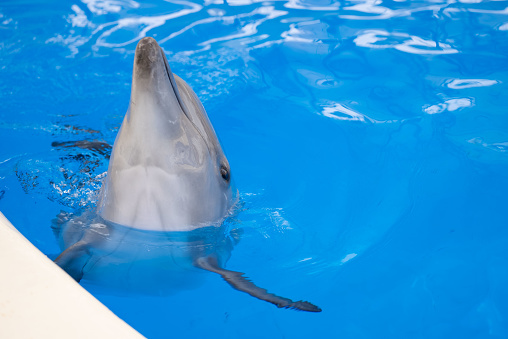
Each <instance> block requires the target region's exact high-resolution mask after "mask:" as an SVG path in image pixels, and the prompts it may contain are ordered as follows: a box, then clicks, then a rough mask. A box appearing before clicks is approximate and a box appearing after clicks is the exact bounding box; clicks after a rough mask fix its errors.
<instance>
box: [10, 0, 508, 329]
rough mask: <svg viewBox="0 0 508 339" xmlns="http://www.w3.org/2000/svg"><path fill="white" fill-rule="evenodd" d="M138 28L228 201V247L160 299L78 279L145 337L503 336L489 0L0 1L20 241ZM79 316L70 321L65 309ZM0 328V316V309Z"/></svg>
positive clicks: (120, 108)
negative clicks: (201, 273) (222, 164)
mask: <svg viewBox="0 0 508 339" xmlns="http://www.w3.org/2000/svg"><path fill="white" fill-rule="evenodd" d="M143 36H153V37H155V38H156V39H157V40H158V41H159V42H160V44H161V46H162V47H163V49H164V50H165V51H166V54H167V56H168V61H169V63H170V64H171V67H172V69H173V71H174V72H175V73H176V74H178V75H180V76H181V77H182V78H184V79H185V80H186V81H187V82H188V83H189V84H190V85H191V87H193V88H194V90H195V91H196V93H197V94H198V95H199V97H200V99H201V101H202V102H203V104H204V105H205V107H206V109H207V111H208V114H209V116H210V119H211V121H212V123H213V125H214V127H215V130H216V131H217V134H218V135H219V137H220V138H221V141H222V145H223V147H224V148H225V150H226V154H227V155H228V158H229V162H230V164H231V168H232V174H233V177H234V180H235V182H236V186H237V188H238V189H239V191H240V195H241V199H242V201H243V203H244V206H243V209H242V210H241V211H240V212H239V213H238V215H237V217H236V219H237V220H236V223H237V226H239V227H241V228H242V229H243V231H244V233H243V237H242V239H241V241H240V243H239V244H238V245H237V246H236V247H235V249H234V251H233V253H232V257H231V259H230V261H229V262H228V265H227V267H228V268H229V269H233V270H238V271H242V272H247V275H248V276H249V277H250V278H252V279H253V280H254V281H255V282H256V283H257V284H258V285H260V286H263V287H265V288H268V289H269V290H270V291H272V292H275V293H278V294H281V295H283V296H287V297H290V298H293V299H295V300H299V299H304V300H309V301H312V302H313V303H315V304H317V305H319V306H320V307H321V308H322V309H323V312H322V313H319V314H310V313H305V312H295V311H290V310H280V309H277V308H275V307H273V305H270V304H268V303H265V302H261V301H259V300H256V299H254V298H252V297H250V296H248V295H246V294H242V293H240V292H237V291H235V290H233V289H232V288H231V287H230V286H228V285H227V284H226V283H225V282H223V281H222V280H221V279H220V277H218V276H215V275H213V274H209V275H208V276H207V281H206V283H205V284H203V285H202V286H200V287H197V288H195V289H192V290H186V291H181V292H179V293H176V294H174V295H171V296H165V297H153V296H144V295H138V294H136V295H125V294H121V293H118V294H115V293H106V292H104V291H102V290H101V289H100V288H98V287H95V286H89V285H86V283H85V284H84V286H85V287H86V288H87V289H88V290H89V291H90V292H91V293H93V294H94V295H95V296H96V297H97V298H98V299H99V300H101V301H102V302H104V303H105V304H106V305H107V306H108V307H109V308H110V309H111V310H113V311H114V312H115V313H116V314H118V315H119V316H120V317H121V318H122V319H124V320H125V321H127V322H128V323H129V324H131V325H132V326H133V327H134V328H136V329H137V330H138V331H140V332H141V333H142V334H144V335H145V336H147V337H149V338H181V337H186V338H195V337H199V336H206V337H215V338H351V339H357V338H508V213H507V211H508V204H507V203H508V198H507V192H508V114H507V112H506V110H507V107H508V96H507V95H506V93H507V90H508V88H507V85H508V72H507V71H508V1H492V2H489V1H481V0H467V1H466V0H462V1H459V2H456V1H449V2H445V1H439V0H433V1H411V2H408V1H381V0H378V1H371V0H368V1H340V2H334V1H328V0H305V1H300V0H290V1H252V0H233V1H228V2H227V3H225V2H223V0H206V1H205V2H204V3H203V2H196V3H192V2H188V1H180V0H178V1H156V0H150V1H143V2H141V1H140V2H136V1H134V0H82V1H81V2H79V1H78V0H73V1H57V0H52V1H37V0H24V1H19V0H11V1H9V0H2V1H1V2H0V102H1V105H0V210H1V211H2V212H3V213H4V214H5V215H6V216H7V217H8V218H9V219H10V220H11V221H12V222H13V223H14V225H16V227H17V228H18V229H19V230H20V231H21V232H22V233H23V234H24V235H25V236H26V237H28V239H30V240H31V241H32V242H33V243H34V244H35V245H36V246H37V247H38V248H39V249H40V250H41V251H43V252H44V253H45V254H47V255H48V256H50V257H52V258H54V256H55V255H57V254H58V252H59V248H58V246H57V242H56V240H55V238H54V236H53V234H52V231H51V228H50V225H51V219H53V218H54V217H55V216H56V215H57V214H58V213H59V211H60V210H64V211H68V212H72V211H73V210H75V209H77V208H79V207H81V206H84V205H87V204H90V203H93V202H94V199H95V198H96V197H95V195H94V194H93V192H95V191H96V190H97V189H98V188H99V187H100V185H101V180H102V178H103V177H104V175H105V171H106V170H107V162H108V160H107V150H106V152H103V151H102V150H95V151H94V150H83V149H79V148H66V147H63V146H59V147H57V146H52V144H53V143H55V142H57V143H62V142H69V141H79V140H100V141H105V142H108V143H111V144H112V143H113V141H114V138H115V135H116V133H117V131H118V128H119V126H120V123H121V120H122V118H123V115H124V114H125V111H126V109H127V107H128V101H129V96H130V81H131V71H132V63H133V56H134V54H133V53H134V49H135V46H136V43H137V41H138V40H139V39H140V38H141V37H143ZM86 325H87V320H86V319H83V326H86ZM0 326H1V320H0Z"/></svg>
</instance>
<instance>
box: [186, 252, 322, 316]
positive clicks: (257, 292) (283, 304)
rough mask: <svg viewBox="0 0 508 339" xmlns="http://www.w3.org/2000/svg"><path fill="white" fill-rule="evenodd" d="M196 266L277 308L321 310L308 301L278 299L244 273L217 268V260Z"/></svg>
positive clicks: (212, 259) (203, 260)
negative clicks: (218, 275) (219, 276)
mask: <svg viewBox="0 0 508 339" xmlns="http://www.w3.org/2000/svg"><path fill="white" fill-rule="evenodd" d="M196 266H197V267H199V268H202V269H204V270H207V271H210V272H214V273H217V274H220V275H221V276H222V278H223V279H224V280H226V282H227V283H228V284H230V285H231V286H232V287H233V288H234V289H236V290H238V291H242V292H245V293H248V294H250V295H251V296H253V297H255V298H258V299H261V300H264V301H268V302H269V303H272V304H274V305H275V306H277V307H279V308H290V309H295V310H299V311H307V312H321V309H320V308H319V307H318V306H316V305H313V304H311V303H310V302H308V301H296V302H295V301H292V300H291V299H288V298H283V297H279V296H277V295H275V294H272V293H269V292H268V291H267V290H265V289H264V288H261V287H258V286H256V285H255V284H254V283H253V282H252V281H250V280H249V279H247V278H246V277H244V276H243V275H244V273H241V272H236V271H230V270H226V269H224V268H222V267H220V266H219V264H218V262H217V258H215V257H205V258H199V259H197V260H196Z"/></svg>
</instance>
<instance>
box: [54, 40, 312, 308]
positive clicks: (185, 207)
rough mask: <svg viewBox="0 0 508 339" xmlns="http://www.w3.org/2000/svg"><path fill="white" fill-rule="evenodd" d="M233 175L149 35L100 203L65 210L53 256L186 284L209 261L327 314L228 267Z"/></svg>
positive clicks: (230, 275)
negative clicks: (190, 274)
mask: <svg viewBox="0 0 508 339" xmlns="http://www.w3.org/2000/svg"><path fill="white" fill-rule="evenodd" d="M67 146H68V145H67ZM78 147H84V145H78ZM231 179H232V178H231V170H230V167H229V162H228V160H227V159H226V156H225V155H224V152H223V150H222V148H221V145H220V143H219V140H218V139H217V136H216V134H215V131H214V129H213V127H212V125H211V123H210V121H209V120H208V116H207V114H206V112H205V110H204V108H203V105H202V104H201V102H200V101H199V99H198V97H197V96H196V94H195V93H194V92H193V90H192V89H191V88H190V87H189V85H188V84H187V83H186V82H185V81H183V80H182V79H181V78H179V77H178V76H176V75H174V74H173V73H172V72H171V69H170V67H169V65H168V62H167V59H166V56H165V54H164V52H163V51H162V49H161V48H160V47H159V45H158V44H157V42H156V41H155V40H154V39H153V38H143V39H141V41H140V42H139V43H138V45H137V47H136V53H135V57H134V70H133V74H132V90H131V100H130V105H129V109H128V111H127V114H126V115H125V118H124V120H123V123H122V126H121V128H120V131H119V132H118V136H117V138H116V140H115V143H114V146H113V150H112V154H111V158H110V162H109V168H108V172H107V177H106V178H105V180H104V183H103V185H102V188H101V190H100V192H99V200H98V204H97V206H96V207H94V208H93V209H92V210H88V211H85V212H82V213H81V214H79V215H78V214H76V215H68V214H65V213H61V214H60V215H59V217H58V218H57V220H56V221H55V224H54V230H55V233H56V234H57V235H58V238H59V241H60V246H61V247H62V249H63V250H64V251H63V252H62V253H61V254H60V255H59V256H58V257H57V258H56V259H55V262H56V263H57V264H58V265H59V266H60V267H62V268H63V269H64V270H65V271H67V272H68V273H69V274H70V275H71V276H72V277H73V278H74V279H75V280H77V281H80V280H81V279H82V278H83V279H87V280H90V281H100V282H102V283H104V284H109V285H113V286H114V285H118V286H120V285H124V286H123V287H126V286H125V285H129V286H127V287H132V286H138V287H139V286H144V287H145V289H150V288H149V287H147V286H146V285H147V282H148V281H156V280H155V279H158V281H160V280H161V279H162V281H163V282H162V283H161V284H172V285H173V286H176V287H177V288H181V287H188V286H189V285H190V284H192V283H191V282H190V281H189V279H188V275H186V274H184V273H186V272H187V273H188V272H189V271H193V270H194V271H201V270H199V269H202V270H206V271H210V272H214V273H217V274H219V275H221V276H222V278H223V279H224V280H225V281H226V282H228V283H229V284H230V285H231V286H232V287H233V288H235V289H237V290H239V291H242V292H245V293H248V294H250V295H252V296H254V297H256V298H259V299H262V300H266V301H268V302H270V303H273V304H275V305H276V306H277V307H283V308H293V309H298V310H303V311H310V312H320V311H321V309H320V308H319V307H317V306H315V305H313V304H311V303H310V302H307V301H297V302H293V301H292V300H290V299H287V298H282V297H279V296H277V295H274V294H271V293H269V292H267V291H266V290H265V289H262V288H260V287H257V286H256V285H255V284H254V283H252V282H251V281H250V280H248V279H247V278H245V277H244V276H243V273H240V272H235V271H230V270H227V269H225V268H224V267H223V266H224V264H225V262H226V261H227V260H228V258H229V256H230V253H231V250H232V247H233V245H234V244H235V243H236V242H237V241H238V232H236V233H235V232H234V231H232V232H231V234H230V235H226V233H227V232H225V231H224V229H223V228H222V227H221V225H222V224H223V221H224V220H225V218H226V217H227V216H228V215H229V214H230V213H231V211H232V210H233V209H234V205H235V203H236V201H237V200H238V197H237V193H236V192H235V190H233V188H232V182H231ZM148 279H150V280H148ZM148 285H149V284H148Z"/></svg>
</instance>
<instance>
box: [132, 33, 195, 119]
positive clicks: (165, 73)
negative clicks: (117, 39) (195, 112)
mask: <svg viewBox="0 0 508 339" xmlns="http://www.w3.org/2000/svg"><path fill="white" fill-rule="evenodd" d="M166 81H168V82H169V85H170V86H171V89H172V92H173V94H174V96H175V98H176V100H177V101H178V105H179V106H180V108H181V110H182V112H183V113H184V114H185V115H186V116H187V117H189V114H188V111H187V108H186V107H185V104H184V102H183V100H182V98H181V96H180V93H179V91H178V86H177V84H176V81H175V78H174V76H173V72H172V71H171V67H170V66H169V63H168V60H167V59H166V55H165V54H164V51H163V50H162V48H161V47H160V46H159V44H158V43H157V41H155V39H154V38H151V37H145V38H142V39H141V40H140V41H139V42H138V45H137V46H136V54H135V57H134V72H133V85H134V83H135V82H139V83H140V84H144V85H145V86H143V87H144V88H149V89H150V90H151V91H160V90H161V89H162V88H164V87H166V89H168V90H169V88H167V87H168V86H166V84H163V83H164V82H166Z"/></svg>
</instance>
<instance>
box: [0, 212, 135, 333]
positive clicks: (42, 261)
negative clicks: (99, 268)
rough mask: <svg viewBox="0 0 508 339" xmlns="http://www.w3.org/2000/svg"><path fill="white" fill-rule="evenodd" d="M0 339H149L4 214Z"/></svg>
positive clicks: (0, 236) (0, 251) (1, 219)
mask: <svg viewBox="0 0 508 339" xmlns="http://www.w3.org/2000/svg"><path fill="white" fill-rule="evenodd" d="M0 338H12V339H17V338H42V339H44V338H57V339H59V338H125V339H130V338H144V337H143V336H142V335H141V334H139V333H138V332H137V331H136V330H134V329H133V328H132V327H130V326H129V325H128V324H127V323H125V322H124V321H123V320H121V319H120V318H118V317H117V316H116V315H115V314H114V313H113V312H111V311H110V310H109V309H108V308H107V307H106V306H104V305H103V304H102V303H101V302H100V301H98V300H97V299H96V298H94V297H93V296H92V295H91V294H90V293H88V292H87V291H86V290H85V289H84V288H83V287H81V285H79V284H78V283H76V282H75V281H74V280H73V279H72V278H71V277H70V276H68V275H67V274H66V273H65V272H64V271H63V270H61V269H60V268H59V267H58V266H57V265H55V264H54V263H53V262H52V261H51V260H50V259H48V258H47V257H46V256H45V255H44V254H43V253H42V252H40V251H39V250H38V249H37V248H36V247H35V246H34V245H32V243H31V242H30V241H28V239H26V238H25V237H24V236H23V235H22V234H21V233H19V232H18V231H17V230H16V228H15V227H14V226H13V225H12V224H11V223H10V222H9V220H7V218H6V217H5V216H4V215H3V214H2V213H1V212H0Z"/></svg>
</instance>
